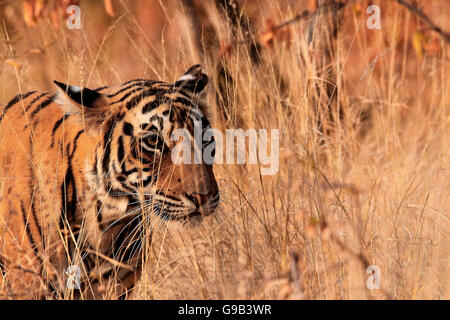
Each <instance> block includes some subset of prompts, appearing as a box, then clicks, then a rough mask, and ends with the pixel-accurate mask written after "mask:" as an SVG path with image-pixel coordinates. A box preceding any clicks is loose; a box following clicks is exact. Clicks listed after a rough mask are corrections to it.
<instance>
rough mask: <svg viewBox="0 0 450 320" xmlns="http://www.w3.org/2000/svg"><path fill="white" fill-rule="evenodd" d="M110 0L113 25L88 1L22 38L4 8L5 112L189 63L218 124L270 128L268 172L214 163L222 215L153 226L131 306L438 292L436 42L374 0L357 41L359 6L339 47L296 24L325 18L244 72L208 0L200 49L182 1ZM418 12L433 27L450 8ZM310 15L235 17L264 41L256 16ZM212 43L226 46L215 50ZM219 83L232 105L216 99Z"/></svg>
mask: <svg viewBox="0 0 450 320" xmlns="http://www.w3.org/2000/svg"><path fill="white" fill-rule="evenodd" d="M121 3H122V4H119V3H115V4H116V5H117V7H116V8H115V9H116V11H117V16H116V17H115V18H113V19H112V18H109V17H107V16H106V14H105V13H104V12H103V8H102V6H101V3H100V4H93V3H92V2H90V3H88V2H86V3H82V7H81V8H82V19H83V27H82V29H81V30H79V31H76V30H72V31H71V30H68V29H66V28H64V26H61V27H59V28H54V27H53V26H52V25H51V23H50V22H49V21H48V20H47V19H41V20H40V21H39V23H38V24H37V26H35V27H33V28H26V27H25V26H24V25H23V22H21V21H22V20H21V15H20V14H21V11H20V7H19V6H17V5H16V4H13V3H11V2H8V1H7V2H6V3H4V4H3V5H2V7H1V9H2V10H3V11H2V12H3V13H2V14H3V16H2V26H1V29H2V42H1V43H2V44H1V53H0V54H1V56H2V60H1V64H0V72H1V80H0V92H1V93H0V97H1V98H0V99H1V100H0V101H1V104H2V105H4V104H5V103H6V102H7V101H8V99H10V98H11V97H12V96H13V95H15V94H16V93H17V92H19V91H22V92H23V91H26V90H31V89H41V90H48V89H51V88H52V87H51V83H52V80H54V79H57V80H62V81H66V82H70V83H73V84H82V85H85V86H92V87H96V86H100V85H106V84H115V83H121V82H123V81H125V80H129V79H131V78H138V77H139V78H140V77H147V78H156V79H165V80H167V81H172V80H175V79H176V78H177V77H178V76H179V75H180V74H181V73H182V72H183V71H184V69H185V68H186V67H187V66H189V65H191V64H194V63H201V64H203V65H204V67H205V70H207V72H208V74H209V76H210V79H211V80H212V81H211V84H210V88H209V90H208V95H207V99H208V101H209V103H210V106H211V110H210V117H211V119H213V121H212V122H213V127H217V128H221V129H225V128H236V127H239V128H244V129H245V128H267V129H272V128H273V129H279V130H280V162H279V164H280V166H279V171H278V173H277V174H276V175H274V176H261V175H260V174H259V167H258V166H255V165H216V166H215V173H216V177H217V178H218V182H219V187H220V188H221V190H222V204H221V206H220V208H219V210H218V212H217V213H216V214H215V215H214V216H212V217H210V218H208V219H206V220H205V221H204V223H203V224H202V225H200V226H198V227H196V228H190V229H180V228H172V227H170V226H169V227H166V226H160V227H159V228H158V229H157V230H155V234H154V238H153V242H152V245H151V247H150V248H149V250H148V252H147V254H146V256H145V261H146V263H145V270H146V272H144V275H143V278H142V281H141V282H140V283H139V285H138V288H137V291H136V293H135V295H134V298H140V299H241V298H242V299H276V298H279V299H288V298H294V299H295V298H303V299H384V298H393V299H448V298H449V284H448V278H449V262H448V257H449V249H448V243H449V230H450V229H449V226H450V225H449V209H450V202H449V190H450V171H449V169H450V168H449V164H450V157H449V156H450V154H449V153H450V145H449V119H450V118H449V111H450V108H449V105H450V97H449V92H450V90H449V81H448V75H449V71H450V70H449V67H450V61H449V53H450V51H449V47H448V44H446V43H445V42H444V41H443V40H442V39H440V38H439V37H437V38H436V37H435V36H434V35H433V34H432V33H426V32H428V31H426V30H425V31H423V29H421V27H422V26H423V25H421V23H420V21H418V19H417V18H416V17H415V16H414V15H413V14H412V13H410V12H408V11H407V10H405V9H404V8H402V7H400V6H397V5H395V4H394V3H392V2H388V1H383V2H378V4H379V5H380V6H381V10H382V26H383V29H382V30H369V29H367V28H366V25H365V22H366V19H367V14H365V8H366V5H367V2H365V1H360V2H358V1H357V2H356V4H355V5H353V4H352V5H349V6H348V7H347V8H346V9H345V11H344V15H343V17H342V20H341V21H340V22H339V24H340V26H339V32H338V34H337V36H336V37H333V36H331V35H329V34H328V35H325V36H324V38H323V39H328V40H330V39H331V42H329V43H324V42H323V41H324V40H323V41H322V42H320V39H319V40H318V41H319V42H318V43H316V44H317V46H315V45H312V44H311V43H310V42H309V41H308V26H312V29H311V30H313V31H314V32H316V31H317V34H320V32H319V31H320V28H321V26H323V25H324V24H325V23H326V22H324V21H325V20H326V19H325V18H323V20H322V19H321V18H319V19H317V20H315V18H312V19H310V20H302V21H299V22H297V23H294V24H292V25H290V26H289V34H288V35H287V36H286V37H281V36H280V37H279V36H277V35H275V39H274V40H273V42H271V44H270V45H267V46H262V47H261V48H260V50H259V58H258V59H260V60H261V61H260V62H255V60H254V58H253V59H252V56H251V54H250V52H249V49H248V48H249V46H248V45H247V44H245V43H244V44H237V43H236V41H239V40H240V39H241V40H242V39H243V38H245V37H247V35H243V34H242V33H243V32H242V30H241V29H240V28H238V29H237V30H236V29H232V27H230V24H229V23H228V22H227V20H226V18H225V17H224V15H223V13H221V12H220V11H219V10H218V9H217V7H216V6H214V5H213V2H212V1H206V2H202V8H203V9H202V10H203V11H202V12H201V14H202V15H203V16H201V18H202V19H206V18H205V17H207V20H208V21H209V25H208V28H209V29H208V28H206V27H205V28H204V29H201V30H200V31H201V32H200V44H201V46H200V47H199V45H198V39H199V38H198V33H197V34H196V33H195V32H196V31H195V30H196V28H195V23H194V24H193V23H192V22H193V20H192V16H191V15H189V12H188V10H187V8H186V6H183V5H182V4H181V2H179V1H170V2H166V1H164V2H163V1H148V2H147V1H146V3H145V4H144V3H143V2H139V1H130V2H124V1H122V2H121ZM426 6H427V8H425V9H426V10H429V11H428V12H429V13H430V14H431V16H432V17H433V20H434V21H435V22H436V23H437V24H439V25H442V26H444V25H445V22H446V20H447V19H448V17H449V13H450V5H449V4H445V3H444V2H441V1H429V2H427V5H426ZM305 8H306V2H301V1H300V2H293V1H279V2H272V1H259V2H257V3H255V1H249V2H248V3H247V5H246V7H245V10H246V12H247V13H248V14H249V16H250V17H252V19H253V23H254V25H253V27H254V29H255V30H256V32H259V34H263V33H264V30H266V31H267V30H268V29H267V28H266V27H265V26H266V25H267V24H268V20H267V19H269V18H270V19H272V20H273V21H275V22H277V23H278V22H280V23H281V22H283V21H287V20H289V19H290V18H292V17H293V16H295V14H297V13H299V12H302V11H303V10H304V9H305ZM201 21H203V20H201ZM194 22H196V21H194ZM197 22H198V21H197ZM199 23H200V22H199ZM207 30H214V31H215V34H216V36H215V38H213V40H211V37H209V36H208V33H207V32H206V31H207ZM418 30H419V31H420V32H421V33H422V32H424V33H425V34H426V36H427V37H430V39H432V40H430V43H431V41H434V44H435V45H436V46H437V48H438V49H437V50H435V51H433V52H431V51H425V49H424V52H425V54H424V56H423V57H422V58H420V57H419V56H418V55H417V52H416V50H414V45H413V44H412V39H413V38H414V36H415V35H416V36H417V31H418ZM321 32H325V33H326V31H323V30H322V31H321ZM263 35H264V34H263ZM266 36H267V34H266ZM255 39H259V38H258V37H255ZM219 43H222V47H224V45H226V44H230V43H231V44H234V45H232V46H225V47H226V50H222V53H223V55H222V56H219ZM325 55H328V56H325ZM258 61H259V60H258ZM221 65H222V67H218V66H221ZM223 68H225V69H226V70H227V72H228V74H229V75H230V76H231V78H232V79H233V80H232V81H230V80H229V78H224V77H223V74H219V72H218V70H223ZM220 81H223V83H222V89H223V87H225V92H226V93H227V94H228V95H229V96H228V97H227V99H228V100H227V101H228V102H229V103H228V104H223V103H221V102H222V100H221V99H220V98H217V94H218V92H219V89H220V86H219V84H220ZM330 82H331V83H330ZM330 88H331V90H330ZM334 88H336V90H335V89H334ZM221 93H222V94H223V91H222V92H221ZM369 265H377V266H379V268H380V271H381V286H382V287H381V289H379V290H369V289H367V286H366V281H367V279H368V277H369V276H370V275H369V274H368V273H367V272H366V269H367V267H368V266H369Z"/></svg>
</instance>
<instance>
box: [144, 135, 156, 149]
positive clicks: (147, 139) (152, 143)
mask: <svg viewBox="0 0 450 320" xmlns="http://www.w3.org/2000/svg"><path fill="white" fill-rule="evenodd" d="M143 140H144V142H145V143H146V144H147V145H148V146H152V147H154V146H155V145H156V144H157V143H158V135H157V134H151V135H149V136H147V137H145V138H144V139H143Z"/></svg>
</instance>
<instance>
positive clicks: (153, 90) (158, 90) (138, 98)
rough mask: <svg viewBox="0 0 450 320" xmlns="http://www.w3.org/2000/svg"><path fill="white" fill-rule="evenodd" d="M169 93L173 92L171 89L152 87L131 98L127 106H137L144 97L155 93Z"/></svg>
mask: <svg viewBox="0 0 450 320" xmlns="http://www.w3.org/2000/svg"><path fill="white" fill-rule="evenodd" d="M167 93H172V90H170V89H161V88H151V89H149V90H146V91H142V93H141V94H139V95H136V96H134V97H133V98H131V99H130V100H129V101H128V102H127V104H126V105H125V107H126V108H127V109H128V110H130V109H131V108H133V107H135V106H136V105H137V104H138V103H139V102H140V101H141V100H142V99H143V98H146V97H150V96H153V95H164V94H167Z"/></svg>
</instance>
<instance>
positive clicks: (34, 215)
mask: <svg viewBox="0 0 450 320" xmlns="http://www.w3.org/2000/svg"><path fill="white" fill-rule="evenodd" d="M33 198H34V197H31V199H32V200H31V213H32V214H33V220H34V223H35V224H36V226H37V229H38V233H39V236H40V237H41V239H42V247H44V238H43V237H42V228H41V225H40V224H39V219H38V217H37V212H36V202H35V201H34V200H33Z"/></svg>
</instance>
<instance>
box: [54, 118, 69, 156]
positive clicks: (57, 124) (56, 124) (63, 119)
mask: <svg viewBox="0 0 450 320" xmlns="http://www.w3.org/2000/svg"><path fill="white" fill-rule="evenodd" d="M69 117H70V114H65V115H64V116H63V117H62V118H61V119H59V120H58V121H56V122H55V125H54V126H53V129H52V143H51V145H50V148H53V146H54V144H55V133H56V130H58V128H59V127H60V126H61V124H62V123H63V122H64V121H65V120H66V119H67V118H69Z"/></svg>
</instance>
